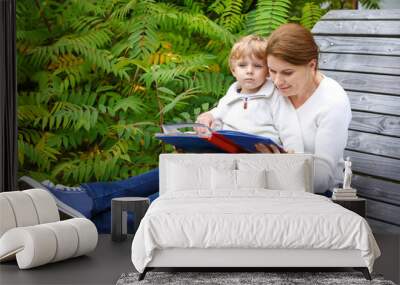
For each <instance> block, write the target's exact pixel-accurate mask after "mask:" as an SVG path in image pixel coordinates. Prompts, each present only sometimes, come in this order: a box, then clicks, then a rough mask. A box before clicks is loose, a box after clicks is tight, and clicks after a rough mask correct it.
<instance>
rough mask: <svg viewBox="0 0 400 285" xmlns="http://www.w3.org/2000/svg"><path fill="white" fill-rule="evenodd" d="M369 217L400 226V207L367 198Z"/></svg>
mask: <svg viewBox="0 0 400 285" xmlns="http://www.w3.org/2000/svg"><path fill="white" fill-rule="evenodd" d="M367 217H368V218H374V219H377V220H381V221H384V222H389V223H392V224H395V225H397V226H400V207H399V206H395V205H391V204H387V203H383V202H378V201H374V200H370V199H367Z"/></svg>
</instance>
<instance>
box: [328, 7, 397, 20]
mask: <svg viewBox="0 0 400 285" xmlns="http://www.w3.org/2000/svg"><path fill="white" fill-rule="evenodd" d="M343 19H347V20H348V19H352V20H353V19H354V20H356V19H357V20H361V19H368V20H370V19H374V20H398V19H400V9H391V10H331V11H329V12H328V13H326V14H325V15H324V16H323V17H322V20H343Z"/></svg>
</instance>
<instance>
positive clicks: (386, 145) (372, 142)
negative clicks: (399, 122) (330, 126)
mask: <svg viewBox="0 0 400 285" xmlns="http://www.w3.org/2000/svg"><path fill="white" fill-rule="evenodd" d="M346 149H348V150H355V151H362V152H366V153H371V154H375V155H384V156H388V157H392V158H397V159H400V138H393V137H387V136H381V135H375V134H369V133H362V132H356V131H349V138H348V140H347V146H346Z"/></svg>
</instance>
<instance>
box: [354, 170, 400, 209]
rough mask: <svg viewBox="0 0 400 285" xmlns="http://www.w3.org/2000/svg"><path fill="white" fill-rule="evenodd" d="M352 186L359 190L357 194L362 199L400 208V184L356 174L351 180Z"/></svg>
mask: <svg viewBox="0 0 400 285" xmlns="http://www.w3.org/2000/svg"><path fill="white" fill-rule="evenodd" d="M351 185H352V187H354V188H355V189H357V193H358V194H359V195H360V196H362V197H365V198H371V199H374V200H379V201H382V202H388V203H393V204H396V205H398V206H400V184H399V183H394V182H390V181H386V180H382V179H377V178H373V177H370V176H365V175H357V174H354V175H353V176H352V178H351Z"/></svg>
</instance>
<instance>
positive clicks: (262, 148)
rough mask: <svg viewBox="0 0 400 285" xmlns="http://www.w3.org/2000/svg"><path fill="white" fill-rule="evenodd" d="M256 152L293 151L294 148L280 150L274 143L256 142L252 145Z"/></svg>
mask: <svg viewBox="0 0 400 285" xmlns="http://www.w3.org/2000/svg"><path fill="white" fill-rule="evenodd" d="M254 146H255V147H256V150H257V151H258V152H262V153H294V150H291V149H290V150H285V151H284V152H281V151H280V150H279V148H278V147H277V146H276V145H273V144H262V143H257V144H255V145H254Z"/></svg>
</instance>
